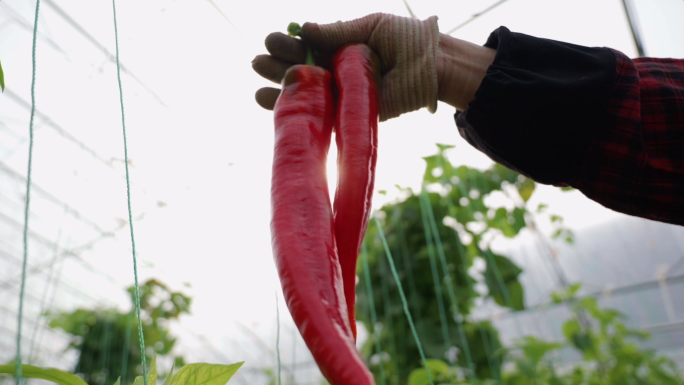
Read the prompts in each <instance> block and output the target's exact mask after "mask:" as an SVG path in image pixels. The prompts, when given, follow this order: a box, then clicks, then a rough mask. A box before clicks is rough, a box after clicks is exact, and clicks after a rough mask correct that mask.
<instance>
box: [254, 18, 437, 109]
mask: <svg viewBox="0 0 684 385" xmlns="http://www.w3.org/2000/svg"><path fill="white" fill-rule="evenodd" d="M301 36H302V40H299V39H295V38H292V37H288V36H286V35H285V34H282V33H278V32H276V33H272V34H270V35H268V37H267V38H266V49H267V50H268V52H269V53H270V54H271V55H259V56H257V57H256V58H255V59H254V61H253V62H252V67H253V68H254V70H255V71H256V72H257V73H258V74H260V75H261V76H263V77H265V78H266V79H269V80H272V81H274V82H277V83H279V82H280V81H281V80H282V78H283V76H284V74H285V71H287V69H288V68H289V67H290V66H292V65H294V64H303V63H304V61H305V58H306V52H305V49H304V45H303V44H302V41H303V42H304V43H306V44H307V45H308V46H309V47H311V48H312V49H313V50H314V58H315V60H316V64H318V65H323V66H326V64H327V60H329V57H330V56H331V55H332V54H333V53H334V52H335V50H337V49H338V48H340V47H342V46H343V45H345V44H352V43H365V44H368V45H369V46H370V47H371V48H372V49H373V50H374V51H375V52H376V53H377V54H378V56H379V57H380V62H381V76H382V80H381V85H380V87H381V90H382V91H381V100H380V121H385V120H387V119H391V118H395V117H397V116H399V115H401V114H403V113H406V112H411V111H415V110H418V109H420V108H423V107H427V108H428V110H429V111H430V112H433V113H434V112H435V111H436V110H437V93H438V78H437V64H436V55H437V50H438V44H439V29H438V26H437V17H436V16H433V17H430V18H429V19H427V20H424V21H421V20H417V19H412V18H407V17H401V16H395V15H390V14H384V13H374V14H371V15H368V16H365V17H362V18H360V19H356V20H351V21H347V22H337V23H332V24H320V25H319V24H315V23H305V24H304V25H303V26H302V32H301ZM279 92H280V91H279V90H278V89H275V88H262V89H260V90H258V91H257V93H256V100H257V103H259V105H261V106H262V107H264V108H266V109H269V110H272V109H273V106H274V105H275V101H276V99H277V97H278V94H279Z"/></svg>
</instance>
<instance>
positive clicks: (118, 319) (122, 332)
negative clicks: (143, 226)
mask: <svg viewBox="0 0 684 385" xmlns="http://www.w3.org/2000/svg"><path fill="white" fill-rule="evenodd" d="M134 290H135V289H134V288H133V287H130V288H128V292H129V294H130V298H131V304H134V303H135V299H134ZM191 302H192V300H191V298H190V297H188V296H187V295H185V294H183V293H182V292H179V291H172V290H170V289H169V288H168V287H167V286H166V285H165V284H163V283H162V282H160V281H158V280H155V279H150V280H148V281H147V282H145V283H144V284H143V285H141V286H140V312H141V317H142V320H143V322H142V328H143V335H144V336H145V345H146V346H148V347H149V350H148V353H147V354H148V356H151V355H152V354H153V353H154V354H156V355H159V356H166V355H168V354H170V353H171V351H172V350H173V347H174V345H175V343H176V338H175V337H174V336H173V335H172V334H171V332H170V330H169V321H171V320H175V319H178V318H179V317H180V316H181V315H182V314H189V313H190V304H191ZM46 316H47V317H48V318H49V320H50V322H49V325H50V327H52V328H56V329H61V330H63V331H64V332H66V333H67V334H69V335H70V336H71V341H70V344H69V348H70V349H75V350H77V351H78V352H79V358H78V362H77V363H76V367H75V369H74V372H75V373H78V374H80V375H81V376H83V378H84V379H85V381H86V382H88V383H89V384H93V385H104V384H106V383H107V381H108V379H111V375H112V374H113V373H120V374H121V376H122V377H123V379H124V381H126V379H127V378H133V377H135V376H136V375H138V374H140V373H141V370H142V368H141V367H140V366H138V365H136V364H135V363H137V362H140V359H141V356H140V343H139V338H138V328H137V320H136V318H135V317H134V312H133V311H131V312H127V313H123V312H120V311H119V310H118V309H114V308H109V309H77V310H75V311H73V312H60V313H54V314H46ZM175 363H176V365H177V366H178V367H180V366H182V363H183V358H182V356H177V357H176V360H175Z"/></svg>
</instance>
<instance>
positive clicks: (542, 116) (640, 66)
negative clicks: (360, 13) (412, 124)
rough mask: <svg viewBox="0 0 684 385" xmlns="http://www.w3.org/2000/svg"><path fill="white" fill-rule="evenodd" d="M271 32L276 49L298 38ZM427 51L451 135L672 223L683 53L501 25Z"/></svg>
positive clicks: (683, 137) (548, 180)
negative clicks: (640, 52) (653, 52)
mask: <svg viewBox="0 0 684 385" xmlns="http://www.w3.org/2000/svg"><path fill="white" fill-rule="evenodd" d="M311 26H312V24H309V28H311ZM306 28H307V25H305V30H306ZM309 32H311V30H309ZM362 35H363V34H362ZM364 36H370V34H368V33H365V35H364ZM269 37H270V36H269ZM304 38H305V40H306V34H305V35H304ZM318 39H319V40H321V39H325V37H321V36H318ZM276 40H278V39H274V40H273V41H276ZM281 40H282V39H281ZM273 41H271V42H270V44H271V45H272V46H273V45H275V46H277V47H280V49H281V50H282V49H283V48H282V47H288V45H293V44H301V42H299V41H295V40H294V39H292V41H289V43H279V44H274V42H273ZM378 41H381V39H378ZM318 44H320V41H319V42H318ZM340 44H341V41H340V39H337V41H335V42H333V44H331V45H330V46H329V47H328V48H329V49H334V47H336V46H338V45H340ZM378 44H380V43H378ZM266 46H267V48H269V41H268V39H267V42H266ZM300 49H301V52H303V48H300ZM374 49H375V50H376V51H379V50H378V48H374ZM276 51H278V49H271V48H269V52H271V53H272V54H273V56H270V57H268V59H263V61H261V62H260V60H257V61H256V62H255V63H254V64H253V66H254V68H255V70H256V71H257V72H258V73H260V74H262V76H264V73H266V72H268V71H272V68H275V67H274V66H272V65H271V64H270V63H271V62H270V61H265V60H280V59H278V58H279V57H281V56H282V57H285V55H281V54H279V53H278V54H277V55H276V54H275V53H276ZM380 51H381V50H380ZM278 52H279V51H278ZM288 52H289V53H290V54H292V52H295V50H292V49H289V50H288ZM279 55H280V56H279ZM257 59H259V57H258V58H257ZM294 59H296V58H294ZM322 59H323V62H324V59H325V58H324V56H323V57H322ZM390 59H391V57H390ZM302 60H303V59H302ZM381 60H385V61H386V62H387V57H385V58H383V57H382V55H381ZM433 60H434V63H435V68H436V73H437V79H438V88H437V95H436V96H434V98H435V99H439V100H440V101H443V102H445V103H447V104H449V105H451V106H453V107H455V108H456V109H457V110H458V112H457V114H456V116H455V118H456V122H457V125H458V127H459V132H460V134H461V136H463V137H464V138H465V139H466V140H467V141H468V142H469V143H470V144H472V145H473V146H474V147H476V148H477V149H479V150H480V151H482V152H483V153H485V154H487V155H488V156H489V157H490V158H492V159H493V160H494V161H496V162H499V163H501V164H503V165H505V166H507V167H509V168H511V169H514V170H516V171H518V172H520V173H521V174H524V175H526V176H528V177H530V178H531V179H533V180H536V181H538V182H540V183H543V184H553V185H560V186H572V187H575V188H577V189H578V190H580V191H581V192H583V193H584V194H585V195H586V196H587V197H589V198H590V199H593V200H595V201H597V202H599V203H600V204H602V205H604V206H606V207H608V208H611V209H613V210H616V211H620V212H623V213H627V214H630V215H636V216H641V217H645V218H650V219H654V220H658V221H663V222H668V223H676V224H681V225H684V61H683V60H675V59H649V58H644V59H636V60H630V59H629V58H627V57H626V56H625V55H624V54H622V53H621V52H619V51H615V50H611V49H609V48H591V47H582V46H577V45H573V44H569V43H564V42H558V41H553V40H547V39H540V38H536V37H532V36H527V35H523V34H519V33H513V32H511V31H509V30H508V29H506V28H504V27H502V28H499V29H498V30H496V31H495V32H494V33H492V35H491V36H490V39H489V40H488V42H487V43H486V44H485V46H484V47H480V46H477V45H474V44H471V43H468V42H465V41H462V40H458V39H455V38H453V37H450V36H447V35H444V34H440V35H439V40H438V47H437V48H436V49H435V55H434V58H433ZM264 63H265V64H268V65H264ZM283 63H284V64H283ZM283 63H281V64H280V67H279V68H281V70H280V73H284V69H283V68H287V65H288V64H287V62H286V61H285V62H283ZM289 65H291V64H289ZM272 72H274V73H277V72H278V71H272ZM406 73H410V71H406ZM266 77H267V76H266ZM272 80H275V81H276V82H277V81H279V79H277V78H272ZM429 89H431V88H429V87H419V88H418V90H420V91H424V90H429ZM260 94H261V96H262V97H260ZM266 94H269V98H270V102H268V101H266V102H264V100H265V98H263V95H266ZM277 95H278V90H277V89H270V91H267V92H264V91H263V89H262V90H259V91H258V92H257V101H258V102H259V103H260V104H261V105H262V106H264V107H266V108H268V106H269V103H270V107H271V108H272V105H273V103H274V102H275V98H277ZM386 95H387V96H386ZM383 96H384V97H385V100H387V98H388V97H389V98H394V99H395V100H402V99H403V98H406V97H407V93H406V92H403V93H402V92H396V93H393V92H390V93H387V94H383ZM424 106H426V105H422V106H419V107H418V108H420V107H424ZM414 107H415V106H414ZM415 109H417V108H405V109H403V110H401V113H404V112H409V111H413V110H415ZM396 116H398V115H396Z"/></svg>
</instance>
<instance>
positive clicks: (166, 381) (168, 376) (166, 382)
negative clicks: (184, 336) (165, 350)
mask: <svg viewBox="0 0 684 385" xmlns="http://www.w3.org/2000/svg"><path fill="white" fill-rule="evenodd" d="M175 368H176V363H175V362H174V363H173V365H171V370H169V374H168V375H167V376H166V380H165V381H164V385H168V384H170V383H171V379H172V378H173V370H174V369H175Z"/></svg>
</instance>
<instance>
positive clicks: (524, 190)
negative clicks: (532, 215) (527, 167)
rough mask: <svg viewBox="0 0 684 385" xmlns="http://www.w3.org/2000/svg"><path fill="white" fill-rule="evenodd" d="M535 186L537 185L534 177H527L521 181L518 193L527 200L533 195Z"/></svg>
mask: <svg viewBox="0 0 684 385" xmlns="http://www.w3.org/2000/svg"><path fill="white" fill-rule="evenodd" d="M535 187H537V185H536V184H535V183H534V181H533V180H532V179H530V178H525V180H524V181H523V182H522V183H520V187H518V194H520V197H521V198H522V199H523V200H524V201H525V202H527V201H528V200H529V199H530V197H531V196H532V193H533V192H534V189H535Z"/></svg>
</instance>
